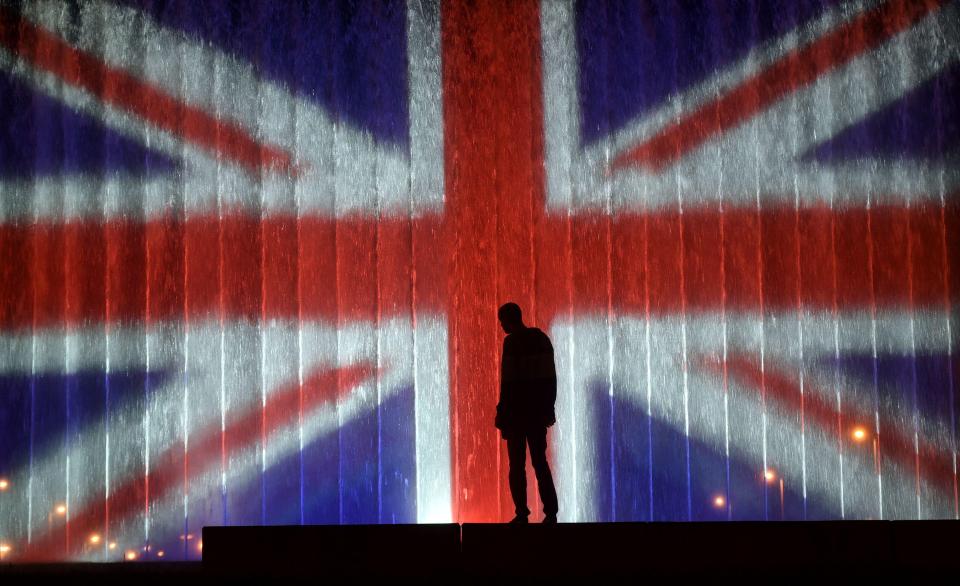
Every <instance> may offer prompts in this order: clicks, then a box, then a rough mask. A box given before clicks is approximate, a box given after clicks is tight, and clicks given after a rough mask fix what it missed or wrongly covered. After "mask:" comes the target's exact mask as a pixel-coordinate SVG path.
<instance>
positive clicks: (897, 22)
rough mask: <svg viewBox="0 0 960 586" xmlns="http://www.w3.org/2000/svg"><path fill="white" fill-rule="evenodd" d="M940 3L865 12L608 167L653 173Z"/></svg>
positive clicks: (908, 1) (908, 2) (906, 3)
mask: <svg viewBox="0 0 960 586" xmlns="http://www.w3.org/2000/svg"><path fill="white" fill-rule="evenodd" d="M941 4H943V1H942V0H925V1H923V2H916V1H912V0H895V1H893V2H888V3H886V4H884V5H882V6H879V7H878V8H875V9H873V10H870V11H868V12H865V13H864V14H862V15H860V16H859V17H857V18H855V19H853V20H852V21H850V22H848V23H847V24H845V25H843V26H841V27H840V28H838V29H837V30H835V31H833V32H832V33H830V34H828V35H826V36H824V37H822V38H820V39H818V40H817V41H815V42H813V43H811V44H810V45H807V46H806V47H803V48H802V49H798V50H796V51H794V52H792V53H790V54H788V55H786V56H785V57H783V58H782V59H780V60H779V61H776V62H775V63H773V64H772V65H771V66H770V67H768V68H767V69H765V70H763V71H761V72H760V73H758V74H757V75H755V76H753V77H751V78H750V79H748V80H747V81H745V82H744V83H742V84H741V85H739V86H737V87H736V88H734V89H733V90H731V91H730V92H729V93H727V94H726V95H724V96H722V97H720V98H719V99H717V100H715V101H713V102H709V103H707V104H705V105H703V106H701V107H700V108H698V109H697V110H696V111H694V112H693V113H692V114H690V115H689V116H687V117H686V118H683V119H681V120H679V121H677V122H675V123H673V124H672V125H670V126H668V127H667V128H665V129H664V130H663V131H661V132H660V133H659V134H657V135H656V136H654V137H653V138H650V139H649V140H647V141H646V142H644V143H642V144H640V145H639V146H637V147H636V148H633V149H631V150H629V151H626V152H624V153H621V154H620V155H619V156H617V157H616V158H615V159H614V160H613V161H612V162H611V163H610V170H611V171H616V170H620V169H624V168H627V167H632V166H639V167H645V168H647V169H650V170H653V171H656V170H659V169H662V168H664V167H665V166H667V165H668V164H670V163H674V162H676V161H677V160H679V159H680V158H681V157H683V156H684V155H686V154H687V153H689V152H690V151H692V150H693V149H695V148H697V147H698V146H700V145H702V144H703V143H705V142H706V141H708V140H709V139H710V138H712V137H714V136H717V135H718V134H721V133H723V132H725V131H727V130H730V129H731V128H734V127H736V126H738V125H740V124H742V123H743V122H745V121H746V120H749V119H750V118H752V117H753V116H755V115H757V114H758V113H759V112H761V111H763V110H765V109H766V108H768V107H769V106H771V105H772V104H773V103H774V102H776V101H778V100H780V99H781V98H783V97H784V96H786V95H787V94H788V93H790V92H793V91H796V90H798V89H799V88H801V87H803V86H805V85H807V84H809V83H810V82H812V81H813V80H815V79H816V78H817V77H819V76H821V75H823V74H824V73H826V72H828V71H830V70H831V69H834V68H836V67H839V66H840V65H843V64H844V63H847V62H849V61H851V60H852V59H854V58H855V57H857V56H858V55H861V54H863V53H865V52H866V51H868V50H870V49H872V48H874V47H876V46H878V45H880V44H881V43H883V42H884V41H886V40H887V39H889V38H891V37H893V36H895V35H896V34H898V33H900V32H901V31H903V30H905V29H907V28H908V27H910V26H911V25H913V24H914V23H915V22H917V21H918V20H920V19H921V18H923V17H924V16H926V15H927V14H928V13H930V12H931V11H933V10H935V9H936V8H938V7H939V6H940V5H941Z"/></svg>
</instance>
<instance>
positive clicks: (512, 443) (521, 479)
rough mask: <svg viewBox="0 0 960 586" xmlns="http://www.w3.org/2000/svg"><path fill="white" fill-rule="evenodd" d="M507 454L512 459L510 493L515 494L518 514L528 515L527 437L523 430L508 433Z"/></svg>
mask: <svg viewBox="0 0 960 586" xmlns="http://www.w3.org/2000/svg"><path fill="white" fill-rule="evenodd" d="M506 439H507V456H508V457H509V459H510V474H509V479H510V495H511V496H513V505H514V507H515V508H516V513H517V516H520V517H527V516H529V515H530V509H528V508H527V475H526V471H525V468H526V465H527V438H526V437H525V436H524V434H523V433H522V432H519V433H518V432H514V433H512V434H510V435H507V438H506Z"/></svg>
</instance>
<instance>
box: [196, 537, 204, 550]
mask: <svg viewBox="0 0 960 586" xmlns="http://www.w3.org/2000/svg"><path fill="white" fill-rule="evenodd" d="M197 551H199V552H202V551H203V540H202V539H201V540H200V541H198V542H197Z"/></svg>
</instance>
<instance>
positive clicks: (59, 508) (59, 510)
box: [54, 505, 67, 515]
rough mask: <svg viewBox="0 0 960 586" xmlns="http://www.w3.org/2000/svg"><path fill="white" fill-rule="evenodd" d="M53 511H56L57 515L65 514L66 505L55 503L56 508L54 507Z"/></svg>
mask: <svg viewBox="0 0 960 586" xmlns="http://www.w3.org/2000/svg"><path fill="white" fill-rule="evenodd" d="M54 511H56V513H57V514H58V515H66V514H67V505H57V508H56V509H54Z"/></svg>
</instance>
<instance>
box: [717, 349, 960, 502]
mask: <svg viewBox="0 0 960 586" xmlns="http://www.w3.org/2000/svg"><path fill="white" fill-rule="evenodd" d="M699 364H700V366H701V367H703V368H704V369H706V370H708V371H710V372H713V373H715V374H717V375H721V376H722V375H723V366H724V365H723V363H722V362H720V361H716V360H706V359H704V360H701V361H699ZM726 367H727V374H728V376H729V377H731V378H733V379H736V380H739V381H740V382H741V383H743V385H744V388H746V389H749V390H751V391H754V392H758V393H759V392H761V389H762V390H763V391H764V393H765V397H766V398H768V399H773V400H774V401H775V402H776V404H777V405H778V406H779V407H780V408H781V409H783V410H784V411H785V412H787V413H801V410H802V413H803V418H804V421H805V422H809V423H814V424H816V425H819V426H820V427H821V428H822V429H825V430H830V429H833V430H835V431H836V433H837V435H838V441H841V442H844V438H850V437H851V435H852V433H853V431H854V429H855V428H856V427H858V426H863V427H864V428H868V429H869V430H870V431H869V432H868V433H871V434H872V433H874V432H873V427H872V426H871V425H870V422H872V421H873V420H874V415H873V413H868V412H866V411H863V410H862V409H859V408H857V407H856V406H854V405H851V404H846V405H844V406H843V412H842V413H841V412H840V411H838V410H837V407H836V405H834V404H833V403H832V402H830V401H829V400H827V399H826V398H825V397H826V396H827V395H826V394H825V393H823V392H818V391H817V390H816V389H814V388H811V387H809V386H808V387H807V391H806V392H804V393H801V392H800V385H799V384H798V382H797V381H796V380H795V379H794V377H792V376H790V375H789V374H787V373H785V372H782V371H781V370H779V369H777V368H776V367H775V366H773V367H772V366H771V365H769V364H766V365H765V367H764V368H763V369H761V368H760V364H759V362H758V361H757V360H756V359H755V358H753V357H750V356H744V355H738V354H733V355H730V356H728V358H727V361H726ZM877 439H878V440H879V441H878V446H879V447H878V454H879V456H878V457H879V458H888V459H889V460H891V461H893V462H895V463H896V464H897V465H898V466H900V467H901V468H902V469H903V470H905V471H911V470H912V471H913V472H914V473H915V474H916V475H917V476H918V477H920V478H923V480H924V481H925V483H930V484H932V485H934V486H937V487H938V488H939V489H940V490H943V491H945V492H949V493H950V494H953V492H954V490H955V484H956V482H957V475H956V473H955V472H954V470H953V456H952V454H949V453H946V452H944V451H943V450H941V449H940V448H938V447H937V446H936V445H935V444H933V443H931V442H929V441H927V440H926V439H925V438H923V437H920V438H919V440H918V443H917V444H916V445H914V438H913V436H912V434H907V433H904V432H903V431H902V430H901V429H900V426H899V425H898V424H897V422H896V421H894V420H892V419H890V418H889V417H886V416H881V418H880V434H879V437H878V438H877Z"/></svg>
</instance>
